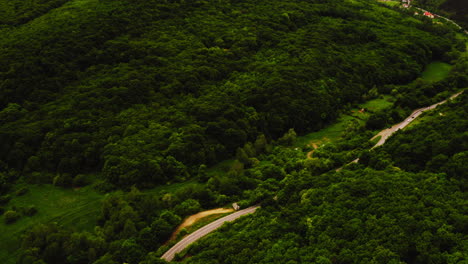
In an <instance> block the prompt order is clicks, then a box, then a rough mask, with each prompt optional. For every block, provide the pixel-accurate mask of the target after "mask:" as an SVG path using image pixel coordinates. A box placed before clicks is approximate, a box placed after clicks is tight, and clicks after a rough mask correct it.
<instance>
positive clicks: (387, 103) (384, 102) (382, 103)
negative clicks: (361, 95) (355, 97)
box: [359, 95, 393, 112]
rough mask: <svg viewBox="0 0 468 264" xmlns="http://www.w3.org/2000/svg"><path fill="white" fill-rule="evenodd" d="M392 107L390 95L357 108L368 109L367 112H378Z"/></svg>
mask: <svg viewBox="0 0 468 264" xmlns="http://www.w3.org/2000/svg"><path fill="white" fill-rule="evenodd" d="M392 105H393V97H392V96H390V95H384V96H382V98H377V99H373V100H370V101H367V102H365V103H363V104H360V105H359V106H360V107H361V108H365V109H368V110H369V111H373V112H374V111H379V110H383V109H386V108H390V107H391V106H392Z"/></svg>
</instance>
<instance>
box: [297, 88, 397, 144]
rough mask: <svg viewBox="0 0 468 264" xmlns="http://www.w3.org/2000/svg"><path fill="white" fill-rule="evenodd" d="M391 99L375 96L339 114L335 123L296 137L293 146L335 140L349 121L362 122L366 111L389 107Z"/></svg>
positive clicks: (367, 114) (344, 129)
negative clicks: (361, 111) (362, 110)
mask: <svg viewBox="0 0 468 264" xmlns="http://www.w3.org/2000/svg"><path fill="white" fill-rule="evenodd" d="M392 99H393V97H392V96H390V95H385V96H382V97H381V98H376V99H373V100H369V101H367V102H365V103H363V104H360V105H359V108H355V109H352V110H350V111H349V112H348V113H346V114H343V115H341V116H340V117H339V118H338V120H336V122H335V123H333V124H330V125H329V126H327V127H325V128H323V129H321V130H319V131H316V132H312V133H309V134H307V135H304V136H301V137H298V138H297V140H296V143H295V144H294V146H295V147H304V146H306V145H308V144H310V143H317V144H320V143H324V142H327V141H334V140H337V139H339V138H340V137H341V136H342V135H343V133H344V132H345V131H346V128H347V127H348V125H349V124H350V123H351V122H356V121H357V122H359V124H364V122H365V120H367V118H368V117H369V113H368V111H371V112H374V111H378V110H382V109H385V108H389V107H391V106H392V104H393V102H392ZM361 108H365V109H366V110H367V111H365V112H364V113H360V112H359V109H361Z"/></svg>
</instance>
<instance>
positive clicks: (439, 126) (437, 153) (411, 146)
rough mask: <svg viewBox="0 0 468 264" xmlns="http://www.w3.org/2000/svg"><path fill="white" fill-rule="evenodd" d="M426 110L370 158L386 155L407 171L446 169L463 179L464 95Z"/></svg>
mask: <svg viewBox="0 0 468 264" xmlns="http://www.w3.org/2000/svg"><path fill="white" fill-rule="evenodd" d="M456 100H457V101H456V102H454V103H449V105H443V106H440V107H439V108H437V109H436V110H434V111H432V112H430V113H428V114H427V115H428V116H427V117H425V118H426V119H427V118H430V122H428V121H426V122H423V123H420V124H417V125H415V126H414V127H412V128H411V129H407V130H405V131H402V132H398V133H397V134H395V136H394V137H392V139H391V140H390V141H389V142H388V143H386V144H385V145H384V146H383V147H382V148H381V149H379V150H378V151H377V153H375V154H374V155H372V157H371V161H369V162H373V161H372V160H375V159H376V156H377V155H387V156H389V157H391V159H392V160H393V161H394V162H395V163H394V164H395V166H398V167H401V168H404V169H405V170H408V171H413V172H417V171H422V170H427V171H431V172H446V173H447V174H448V175H449V176H451V177H455V178H458V179H460V180H464V181H466V179H467V176H468V175H467V174H466V173H467V172H468V171H467V170H464V166H465V165H464V164H467V162H466V156H467V153H466V151H468V145H467V142H468V134H467V127H468V122H467V120H466V116H468V105H467V103H466V102H467V95H466V94H462V95H460V97H459V98H457V99H456Z"/></svg>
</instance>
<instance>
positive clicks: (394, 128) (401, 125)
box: [372, 91, 463, 148]
mask: <svg viewBox="0 0 468 264" xmlns="http://www.w3.org/2000/svg"><path fill="white" fill-rule="evenodd" d="M462 93H463V91H461V92H459V93H456V94H454V95H452V96H451V97H450V98H449V99H446V100H443V101H441V102H438V103H437V104H433V105H431V106H428V107H423V108H419V109H416V110H414V112H413V113H412V114H411V115H410V116H408V117H407V118H406V119H405V120H404V121H403V122H401V123H399V124H396V125H394V126H392V127H391V128H387V129H384V130H382V131H380V132H379V133H378V134H377V135H376V136H375V137H373V138H372V139H374V138H376V137H378V136H382V137H381V138H380V140H379V142H377V144H375V146H373V147H372V148H376V147H378V146H381V145H383V144H384V143H385V141H386V140H387V139H388V138H389V137H390V136H391V135H392V134H393V133H395V132H396V131H398V130H400V129H403V128H405V127H406V126H407V125H409V123H411V122H412V121H413V120H415V119H416V118H417V117H418V116H420V115H421V114H422V113H423V112H425V111H428V110H432V109H434V108H436V107H437V106H439V105H441V104H444V103H445V102H447V101H448V100H450V99H453V98H455V97H457V96H459V95H460V94H462Z"/></svg>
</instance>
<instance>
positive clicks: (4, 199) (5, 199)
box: [0, 195, 11, 205]
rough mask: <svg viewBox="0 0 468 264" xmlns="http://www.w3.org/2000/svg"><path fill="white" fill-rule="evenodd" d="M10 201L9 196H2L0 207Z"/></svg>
mask: <svg viewBox="0 0 468 264" xmlns="http://www.w3.org/2000/svg"><path fill="white" fill-rule="evenodd" d="M10 200H11V196H10V195H3V196H0V205H4V204H7V203H8V202H9V201H10Z"/></svg>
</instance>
